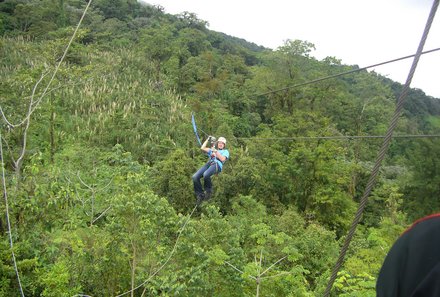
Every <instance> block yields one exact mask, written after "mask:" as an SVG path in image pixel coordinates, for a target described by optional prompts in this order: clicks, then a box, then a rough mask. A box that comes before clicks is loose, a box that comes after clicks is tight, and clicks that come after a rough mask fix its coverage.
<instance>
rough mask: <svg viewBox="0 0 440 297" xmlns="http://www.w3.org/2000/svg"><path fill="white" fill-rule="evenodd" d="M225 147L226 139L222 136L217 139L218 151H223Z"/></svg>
mask: <svg viewBox="0 0 440 297" xmlns="http://www.w3.org/2000/svg"><path fill="white" fill-rule="evenodd" d="M225 146H226V138H224V137H223V136H221V137H219V138H218V140H217V147H218V148H219V149H223V148H225Z"/></svg>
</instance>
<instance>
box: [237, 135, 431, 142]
mask: <svg viewBox="0 0 440 297" xmlns="http://www.w3.org/2000/svg"><path fill="white" fill-rule="evenodd" d="M385 137H386V135H336V136H292V137H235V139H243V140H252V141H273V140H287V141H289V140H292V141H293V140H316V139H318V140H319V139H328V140H332V139H333V140H345V139H348V140H351V139H368V138H375V139H377V138H385ZM392 137H393V138H436V137H440V134H401V135H393V136H392Z"/></svg>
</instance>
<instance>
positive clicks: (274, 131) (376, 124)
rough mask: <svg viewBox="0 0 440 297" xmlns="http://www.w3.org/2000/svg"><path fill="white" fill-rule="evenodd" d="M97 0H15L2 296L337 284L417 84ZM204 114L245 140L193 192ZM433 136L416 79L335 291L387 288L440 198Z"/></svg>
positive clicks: (5, 23) (0, 220) (2, 13)
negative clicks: (392, 268)
mask: <svg viewBox="0 0 440 297" xmlns="http://www.w3.org/2000/svg"><path fill="white" fill-rule="evenodd" d="M89 3H90V2H87V1H83V0H4V1H1V2H0V76H1V80H0V107H1V110H0V112H1V117H0V120H1V122H0V140H1V151H0V152H1V162H2V170H1V176H2V193H3V195H2V199H1V202H0V213H1V216H0V236H1V240H0V296H4V297H10V296H20V295H21V296H44V297H60V296H66V297H73V296H94V297H97V296H188V297H190V296H191V297H194V296H217V297H223V296H224V297H234V296H237V297H239V296H240V297H241V296H265V297H268V296H273V297H275V296H290V297H301V296H305V297H306V296H322V294H323V292H324V290H325V287H326V284H327V281H328V279H329V277H330V274H331V271H332V268H333V265H334V264H335V262H336V260H337V258H338V254H339V251H340V248H341V245H342V243H343V242H344V239H345V237H346V235H347V231H348V230H349V228H350V225H351V222H352V220H353V217H354V215H355V213H356V210H357V207H358V204H359V200H360V198H361V196H362V193H363V191H364V189H365V186H366V184H367V181H368V179H369V177H370V174H371V170H372V168H373V166H374V162H375V159H376V156H377V152H378V150H379V148H380V146H381V143H382V141H383V137H382V136H383V135H384V134H385V132H386V130H387V127H388V124H389V121H390V119H391V117H392V115H393V113H394V110H395V106H396V100H397V98H398V96H399V95H400V93H401V91H402V88H403V86H402V85H401V84H400V83H397V82H394V81H392V80H390V79H388V78H386V77H383V76H381V75H379V74H377V73H375V72H370V71H367V70H360V71H352V70H356V69H359V66H358V65H344V64H343V63H342V62H341V60H340V59H338V58H337V57H327V58H325V59H322V60H317V59H316V58H314V57H313V56H312V53H313V51H314V50H315V45H314V44H313V43H312V42H310V41H306V40H290V39H287V40H286V41H285V42H284V44H283V45H282V46H280V47H279V48H277V49H268V48H264V47H262V46H259V45H257V44H254V43H252V41H247V40H243V39H240V38H237V37H234V36H228V35H226V34H223V33H221V32H215V31H212V30H210V29H209V24H208V23H207V22H206V21H204V20H202V19H199V18H198V17H197V15H195V14H194V13H191V12H184V13H182V14H179V15H172V14H168V13H166V11H165V10H164V9H163V7H160V6H153V5H149V4H146V3H143V4H142V3H139V2H137V1H136V0H94V1H92V2H91V5H90V6H88V4H89ZM86 9H87V12H86V13H84V12H85V10H86ZM80 21H81V25H80V26H77V25H78V24H79V22H80ZM72 37H74V38H72ZM396 58H398V57H396ZM378 62H380V61H378ZM350 71H352V72H350ZM343 72H350V73H349V74H346V75H341V76H338V77H335V78H331V79H326V80H322V81H319V82H316V83H310V84H305V83H307V82H310V81H313V80H316V79H319V78H323V77H328V76H332V75H336V74H339V73H343ZM432 79H434V78H432ZM296 85H300V86H297V87H296ZM192 115H194V119H195V122H196V124H197V133H198V134H199V136H200V137H201V138H202V141H204V140H205V139H206V138H207V137H208V136H209V135H212V136H216V137H219V136H223V137H225V138H226V139H227V144H226V148H227V149H228V150H229V152H230V158H229V159H228V160H227V162H226V163H225V164H224V168H223V171H222V172H221V174H218V175H216V176H214V177H213V184H214V193H213V196H212V198H211V199H210V200H209V201H206V202H204V203H203V204H201V205H200V206H198V207H197V206H196V198H195V196H194V189H193V181H192V175H193V174H194V173H195V172H196V171H197V169H198V168H199V167H200V166H202V165H203V164H205V163H206V161H207V157H206V155H204V154H202V152H201V150H200V144H199V143H198V142H197V138H196V136H195V133H194V129H193V126H192V122H191V119H192ZM438 134H440V102H439V99H438V98H433V97H430V96H427V95H425V93H424V92H423V91H422V90H420V89H410V90H409V92H408V94H407V96H406V99H405V104H404V108H403V112H402V114H401V116H400V118H399V122H398V126H397V127H396V129H395V131H394V138H393V139H392V142H391V145H390V148H389V149H388V151H387V154H386V157H385V160H384V161H383V164H382V166H381V169H380V172H379V176H378V178H377V180H376V183H375V185H374V188H373V190H372V193H371V195H370V196H369V200H368V204H367V206H366V208H365V211H364V213H363V216H362V220H361V222H360V224H359V225H358V227H357V230H356V233H355V235H354V238H353V240H352V242H351V245H350V248H349V250H348V253H347V255H346V257H345V261H344V263H343V265H342V267H341V269H340V271H339V273H338V276H337V278H336V281H335V283H334V285H333V289H332V293H331V296H342V297H344V296H345V297H349V296H350V297H352V296H371V297H373V296H375V283H376V278H377V275H378V272H379V270H380V267H381V265H382V262H383V260H384V258H385V256H386V254H387V252H388V251H389V249H390V248H391V246H392V244H393V243H394V242H395V240H396V239H397V238H398V237H399V236H400V234H402V232H403V231H404V230H405V229H406V228H408V226H410V225H411V223H412V222H413V221H414V220H416V219H418V218H420V217H423V216H425V215H429V214H432V213H435V212H438V211H439V210H440V199H439V197H440V187H439V185H440V139H439V138H438V137H435V135H438ZM417 135H425V136H426V135H431V136H432V135H434V136H432V137H416V136H417Z"/></svg>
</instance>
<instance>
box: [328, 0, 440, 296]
mask: <svg viewBox="0 0 440 297" xmlns="http://www.w3.org/2000/svg"><path fill="white" fill-rule="evenodd" d="M439 1H440V0H434V2H433V5H432V8H431V12H430V14H429V17H428V20H427V22H426V25H425V30H424V32H423V35H422V38H421V40H420V43H419V46H418V48H417V52H416V55H415V57H414V61H413V63H412V65H411V69H410V71H409V73H408V77H407V79H406V83H405V86H404V88H403V90H402V93H401V94H400V96H399V99H398V100H397V105H396V109H395V112H394V115H393V117H392V119H391V122H390V125H389V127H388V130H387V133H386V136H385V139H384V141H383V143H382V146H381V148H380V151H379V154H378V156H377V159H376V163H375V165H374V167H373V170H372V172H371V176H370V178H369V180H368V183H367V186H366V188H365V191H364V194H363V195H362V198H361V201H360V203H359V207H358V210H357V212H356V216H355V218H354V220H353V222H352V224H351V228H350V230H349V232H348V235H347V237H346V239H345V242H344V245H343V246H342V249H341V252H340V254H339V258H338V260H337V262H336V264H335V266H334V268H333V271H332V274H331V276H330V279H329V282H328V284H327V287H326V289H325V292H324V297H328V296H329V294H330V291H331V289H332V287H333V283H334V281H335V280H336V276H337V274H338V271H339V269H340V267H341V266H342V262H343V261H344V258H345V254H346V252H347V250H348V247H349V245H350V242H351V239H352V238H353V235H354V233H355V231H356V227H357V225H358V223H359V221H360V219H361V217H362V213H363V211H364V208H365V206H366V204H367V201H368V196H369V195H370V192H371V189H372V188H373V185H374V183H375V181H376V177H377V174H378V172H379V168H380V166H381V163H382V161H383V159H384V157H385V153H386V151H387V150H388V147H389V145H390V141H391V138H392V134H393V131H394V128H395V127H396V125H397V121H398V119H399V116H400V113H401V111H402V108H403V103H404V99H405V96H406V94H407V92H408V89H409V86H410V84H411V81H412V78H413V76H414V72H415V70H416V67H417V64H418V62H419V59H420V55H421V53H422V50H423V46H424V44H425V41H426V38H427V37H428V33H429V29H430V27H431V24H432V22H433V19H434V16H435V13H436V11H437V7H438V5H439Z"/></svg>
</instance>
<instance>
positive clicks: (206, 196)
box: [204, 191, 212, 200]
mask: <svg viewBox="0 0 440 297" xmlns="http://www.w3.org/2000/svg"><path fill="white" fill-rule="evenodd" d="M211 196H212V191H206V194H205V198H204V200H209V199H211Z"/></svg>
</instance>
